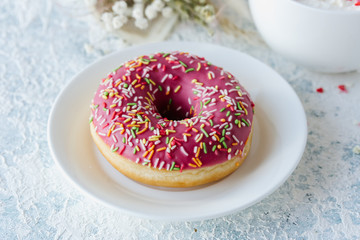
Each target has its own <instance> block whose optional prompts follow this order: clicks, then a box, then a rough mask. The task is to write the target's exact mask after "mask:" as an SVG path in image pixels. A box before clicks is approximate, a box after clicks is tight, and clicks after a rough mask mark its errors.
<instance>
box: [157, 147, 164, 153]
mask: <svg viewBox="0 0 360 240" xmlns="http://www.w3.org/2000/svg"><path fill="white" fill-rule="evenodd" d="M164 150H166V147H162V148H158V149H157V150H156V151H157V152H161V151H164Z"/></svg>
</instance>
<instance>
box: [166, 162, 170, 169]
mask: <svg viewBox="0 0 360 240" xmlns="http://www.w3.org/2000/svg"><path fill="white" fill-rule="evenodd" d="M166 170H168V171H169V170H170V163H167V164H166Z"/></svg>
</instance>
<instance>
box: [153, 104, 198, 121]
mask: <svg viewBox="0 0 360 240" xmlns="http://www.w3.org/2000/svg"><path fill="white" fill-rule="evenodd" d="M156 105H157V106H156V107H157V109H158V111H159V113H160V115H161V117H162V118H166V119H168V120H174V121H178V120H184V119H186V118H189V117H192V116H191V114H187V113H189V112H190V106H189V105H188V104H184V103H181V102H179V101H173V100H172V99H171V98H169V100H168V101H162V102H161V103H158V104H156Z"/></svg>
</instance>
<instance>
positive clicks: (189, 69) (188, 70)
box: [185, 68, 195, 73]
mask: <svg viewBox="0 0 360 240" xmlns="http://www.w3.org/2000/svg"><path fill="white" fill-rule="evenodd" d="M192 71H195V69H194V68H188V69H186V70H185V72H186V73H188V72H192Z"/></svg>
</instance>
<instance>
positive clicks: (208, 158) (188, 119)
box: [90, 52, 254, 187]
mask: <svg viewBox="0 0 360 240" xmlns="http://www.w3.org/2000/svg"><path fill="white" fill-rule="evenodd" d="M253 114H254V103H253V102H252V100H251V99H250V96H249V94H248V92H247V91H246V90H245V89H244V88H243V87H242V86H241V85H240V84H239V82H238V81H237V80H236V79H235V77H234V76H233V75H232V74H230V73H228V72H226V71H225V70H223V69H222V68H221V67H217V66H215V65H212V64H211V63H210V62H208V61H207V60H205V59H204V58H201V57H198V56H195V55H192V54H189V53H184V52H171V53H156V54H153V55H149V56H141V57H138V58H137V59H135V60H131V61H129V62H126V63H125V64H123V65H121V66H120V67H118V68H117V69H115V70H114V71H112V72H111V73H110V74H109V75H108V76H107V77H106V78H104V79H103V80H102V81H101V83H100V86H99V88H98V90H97V91H96V93H95V97H94V99H93V102H92V104H91V116H90V130H91V134H92V137H93V139H94V142H95V143H96V145H97V147H98V148H99V150H100V151H101V152H102V154H103V155H104V157H105V158H106V159H107V160H108V161H109V162H110V163H111V164H112V165H113V166H114V167H115V168H116V169H117V170H118V171H120V172H121V173H123V174H124V175H126V176H128V177H129V178H131V179H134V180H136V181H139V182H142V183H145V184H149V185H154V186H163V187H192V186H197V185H201V184H206V183H210V182H214V181H217V180H219V179H222V178H224V177H225V176H227V175H229V174H230V173H232V172H233V171H235V170H236V169H237V168H238V167H239V166H240V165H241V164H242V162H243V161H244V160H245V158H246V156H247V154H248V152H249V150H250V146H251V137H252V132H253V130H252V129H253V127H252V126H253V124H252V123H253Z"/></svg>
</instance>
